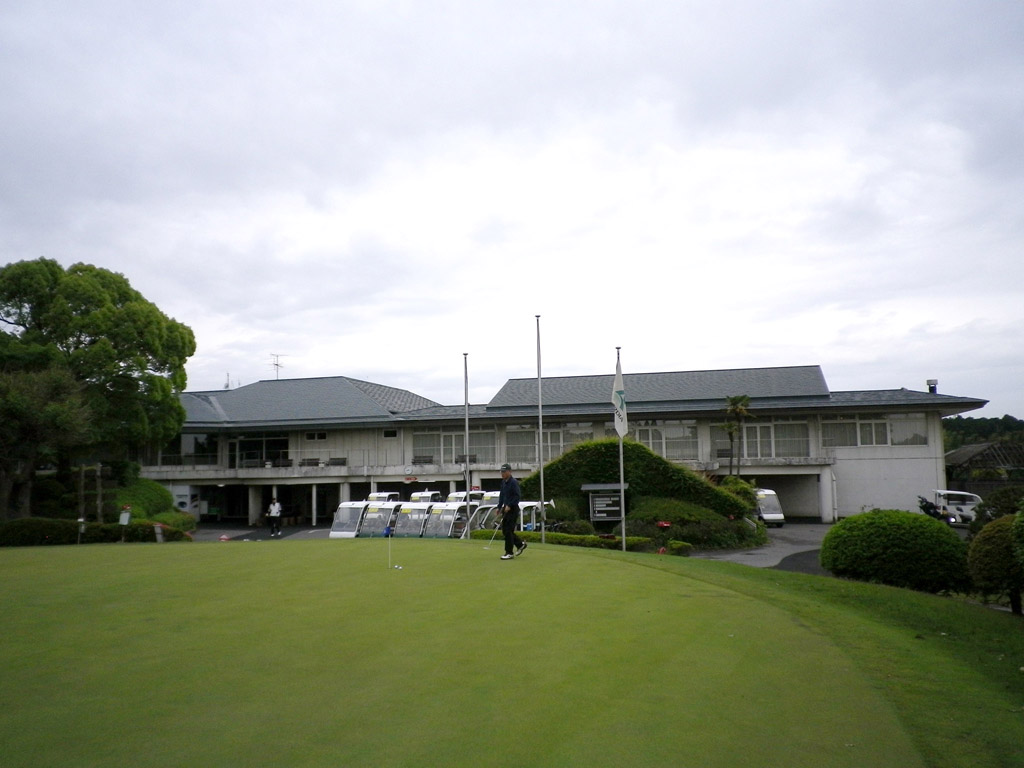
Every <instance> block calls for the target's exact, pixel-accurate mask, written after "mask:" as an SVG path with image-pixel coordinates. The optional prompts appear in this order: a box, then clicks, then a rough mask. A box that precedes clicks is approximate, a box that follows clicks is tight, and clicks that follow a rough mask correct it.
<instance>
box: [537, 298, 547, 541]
mask: <svg viewBox="0 0 1024 768" xmlns="http://www.w3.org/2000/svg"><path fill="white" fill-rule="evenodd" d="M543 402H544V399H543V398H542V397H541V376H540V315H537V435H538V436H539V440H538V442H537V449H538V453H537V457H538V458H539V459H540V543H541V544H544V543H545V541H544V529H545V527H546V522H547V519H548V513H547V508H546V507H545V506H544V407H543Z"/></svg>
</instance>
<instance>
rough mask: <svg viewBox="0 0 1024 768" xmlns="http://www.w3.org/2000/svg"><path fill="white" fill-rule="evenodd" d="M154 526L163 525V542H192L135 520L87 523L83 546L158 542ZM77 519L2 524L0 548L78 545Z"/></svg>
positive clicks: (25, 519) (34, 519)
mask: <svg viewBox="0 0 1024 768" xmlns="http://www.w3.org/2000/svg"><path fill="white" fill-rule="evenodd" d="M154 525H160V528H161V529H162V530H163V536H164V541H192V537H191V536H189V535H188V534H187V533H185V532H184V531H180V530H178V529H177V528H169V527H167V526H165V525H161V524H159V523H153V522H151V521H144V520H133V521H132V522H131V523H129V524H128V525H126V526H122V525H121V524H120V523H85V532H84V533H82V534H81V536H82V541H81V543H82V544H98V543H113V542H120V541H122V537H123V540H124V541H126V542H147V541H149V542H152V541H156V531H154V530H153V526H154ZM78 526H79V523H78V521H76V520H54V519H52V518H46V517H23V518H20V519H18V520H8V521H6V522H3V523H0V547H38V546H50V545H61V544H77V543H78V537H79V533H78Z"/></svg>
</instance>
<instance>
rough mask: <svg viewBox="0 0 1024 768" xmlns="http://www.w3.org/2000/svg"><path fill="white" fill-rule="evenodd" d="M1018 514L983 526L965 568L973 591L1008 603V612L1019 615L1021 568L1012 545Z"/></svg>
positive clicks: (1023, 572) (1023, 573) (1023, 579)
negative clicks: (1003, 599) (1004, 599)
mask: <svg viewBox="0 0 1024 768" xmlns="http://www.w3.org/2000/svg"><path fill="white" fill-rule="evenodd" d="M1017 517H1018V515H1004V516H1003V517H998V518H996V519H995V520H993V521H992V522H991V523H989V524H988V525H986V526H985V527H984V528H982V529H981V531H980V532H979V533H978V535H977V536H975V537H974V541H972V542H971V546H970V548H969V549H968V550H967V567H968V569H969V571H970V574H971V582H972V583H973V584H974V588H975V590H977V591H978V592H979V593H981V594H982V595H984V596H986V597H988V596H996V597H997V598H1006V599H1007V600H1009V603H1010V609H1011V610H1012V611H1013V612H1014V613H1015V614H1017V615H1018V616H1020V615H1021V614H1022V610H1021V591H1022V590H1024V567H1022V566H1021V564H1020V562H1018V560H1017V557H1016V554H1015V552H1014V546H1013V526H1014V523H1015V522H1016V518H1017Z"/></svg>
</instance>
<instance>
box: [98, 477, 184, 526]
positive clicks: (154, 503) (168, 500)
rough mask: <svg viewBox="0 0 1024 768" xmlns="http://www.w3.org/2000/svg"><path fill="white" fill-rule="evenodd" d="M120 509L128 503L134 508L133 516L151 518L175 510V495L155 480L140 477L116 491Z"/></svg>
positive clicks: (116, 499) (115, 495)
mask: <svg viewBox="0 0 1024 768" xmlns="http://www.w3.org/2000/svg"><path fill="white" fill-rule="evenodd" d="M113 496H114V499H115V503H116V504H117V508H118V509H119V510H120V509H121V508H123V507H124V506H125V505H126V504H127V505H128V506H130V507H131V508H132V517H146V518H151V517H153V516H154V515H159V514H161V513H164V512H174V511H176V510H175V507H174V496H172V495H171V492H170V491H169V490H167V489H166V488H165V487H164V486H162V485H160V483H158V482H156V481H155V480H149V479H147V478H144V477H140V478H138V479H137V480H135V481H134V482H133V483H131V484H130V485H127V486H125V487H124V488H118V489H117V490H116V491H114V494H113Z"/></svg>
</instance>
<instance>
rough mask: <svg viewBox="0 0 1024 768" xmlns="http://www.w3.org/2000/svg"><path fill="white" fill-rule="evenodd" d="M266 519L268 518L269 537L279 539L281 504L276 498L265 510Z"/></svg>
mask: <svg viewBox="0 0 1024 768" xmlns="http://www.w3.org/2000/svg"><path fill="white" fill-rule="evenodd" d="M267 517H269V518H270V535H271V537H273V536H277V537H278V538H280V537H281V504H280V503H279V502H278V500H277V497H276V496H275V497H274V499H273V500H272V501H271V502H270V506H269V507H268V508H267Z"/></svg>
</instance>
